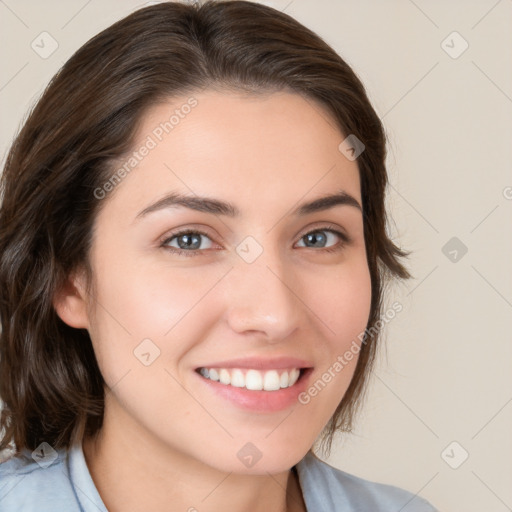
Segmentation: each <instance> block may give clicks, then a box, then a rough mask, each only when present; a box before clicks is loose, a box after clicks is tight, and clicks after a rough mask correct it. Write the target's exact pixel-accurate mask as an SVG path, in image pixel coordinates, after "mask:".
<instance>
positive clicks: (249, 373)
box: [197, 368, 301, 391]
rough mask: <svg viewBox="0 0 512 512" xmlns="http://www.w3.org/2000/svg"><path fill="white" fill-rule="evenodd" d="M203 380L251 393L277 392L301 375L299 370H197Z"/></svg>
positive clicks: (291, 383) (294, 381)
mask: <svg viewBox="0 0 512 512" xmlns="http://www.w3.org/2000/svg"><path fill="white" fill-rule="evenodd" d="M197 371H198V372H199V373H200V374H201V375H202V376H203V377H204V378H205V379H209V380H213V381H216V382H219V383H220V384H224V385H226V386H232V387H237V388H246V389H249V390H252V391H277V390H279V389H283V388H288V387H291V386H293V385H294V384H295V383H296V382H297V380H298V379H299V377H300V375H301V369H300V368H289V369H284V370H283V369H279V370H266V371H261V370H256V369H247V368H243V369H241V368H199V369H198V370H197Z"/></svg>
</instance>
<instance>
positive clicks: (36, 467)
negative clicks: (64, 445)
mask: <svg viewBox="0 0 512 512" xmlns="http://www.w3.org/2000/svg"><path fill="white" fill-rule="evenodd" d="M47 446H48V447H49V448H50V450H51V452H50V451H48V450H47V451H46V453H45V452H43V451H41V454H40V455H39V454H37V453H35V452H30V451H29V450H24V451H23V452H22V453H21V454H20V455H18V456H14V457H11V458H9V459H7V460H6V461H4V462H2V463H0V510H2V511H3V512H14V511H19V510H23V511H27V512H30V511H38V512H47V511H48V512H50V511H52V512H55V511H59V510H66V511H68V510H69V511H70V512H71V511H74V510H79V506H78V502H77V500H76V496H75V493H74V491H73V487H72V485H71V482H70V479H69V471H68V466H67V456H68V453H67V451H66V450H57V451H55V450H53V449H51V447H50V446H49V445H47ZM32 453H34V457H33V456H32ZM38 455H39V457H38Z"/></svg>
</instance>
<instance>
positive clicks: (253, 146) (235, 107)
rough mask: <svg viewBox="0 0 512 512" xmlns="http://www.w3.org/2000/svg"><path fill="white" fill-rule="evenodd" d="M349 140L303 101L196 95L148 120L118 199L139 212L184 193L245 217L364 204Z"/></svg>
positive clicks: (165, 105) (283, 95)
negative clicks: (329, 201) (312, 203)
mask: <svg viewBox="0 0 512 512" xmlns="http://www.w3.org/2000/svg"><path fill="white" fill-rule="evenodd" d="M344 138H345V136H344V135H343V134H342V133H341V131H340V130H339V129H338V128H337V127H336V125H335V121H334V120H333V119H332V117H331V116H330V115H329V113H328V112H327V111H326V109H325V108H323V107H322V106H320V105H319V104H318V103H317V102H315V101H313V100H311V99H309V98H304V97H302V96H301V95H299V94H294V93H290V92H274V93H266V94H258V95H254V94H245V93H231V92H221V91H213V90H206V91H202V92H197V93H195V94H194V93H191V94H190V95H183V96H181V97H177V98H173V99H172V100H169V101H165V102H161V103H159V104H157V105H153V106H152V107H151V108H150V109H149V110H148V111H147V112H146V113H145V114H144V115H143V117H142V119H141V121H140V123H139V127H138V130H137V133H136V136H135V138H134V144H133V148H132V149H133V151H134V152H135V153H138V157H137V161H136V162H135V161H134V162H132V163H133V164H134V165H133V170H130V172H129V175H128V176H127V177H126V178H125V179H123V182H122V183H120V184H119V185H118V186H117V187H118V188H119V190H116V195H120V196H123V195H125V194H129V195H130V197H131V200H130V204H132V205H133V206H134V207H135V206H137V207H139V206H142V205H143V204H144V203H145V202H147V201H150V200H154V199H155V198H158V196H159V195H165V194H166V193H168V192H170V191H179V192H181V193H188V194H198V195H210V196H215V197H223V198H225V199H226V200H229V201H230V202H232V203H233V204H237V206H239V208H240V209H241V210H244V209H245V208H251V207H252V206H254V207H259V208H260V209H261V206H262V205H264V204H271V203H272V204H276V203H277V204H280V203H282V204H284V203H286V204H289V203H290V201H291V202H298V201H300V199H301V198H304V197H307V198H313V197H315V196H318V195H322V194H324V193H326V192H330V193H332V192H334V191H339V190H344V191H346V192H347V193H348V194H350V195H352V196H354V197H355V198H356V199H357V200H358V201H359V202H360V203H361V195H360V182H359V169H358V166H357V162H356V161H351V160H349V159H347V158H346V157H345V156H344V154H343V153H342V152H340V150H339V149H338V147H339V145H340V143H341V142H342V141H343V139H344ZM144 148H145V149H144ZM142 153H143V154H144V155H143V156H141V155H142ZM127 160H128V159H127V158H125V160H124V161H123V162H117V164H116V165H117V167H120V166H122V165H123V164H126V163H127ZM125 167H126V165H125ZM127 168H128V169H129V168H130V166H128V167H127Z"/></svg>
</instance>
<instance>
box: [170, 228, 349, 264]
mask: <svg viewBox="0 0 512 512" xmlns="http://www.w3.org/2000/svg"><path fill="white" fill-rule="evenodd" d="M203 238H206V239H207V240H209V243H207V244H206V247H205V244H203V243H202V239H203ZM336 238H339V239H341V242H339V243H336ZM302 241H305V243H307V244H311V245H302V246H301V245H299V247H305V248H307V249H320V250H323V252H334V251H341V250H342V249H343V248H344V247H345V245H347V244H349V243H350V242H351V239H350V238H349V237H348V236H347V235H346V234H345V233H343V232H341V231H338V230H337V229H333V228H332V227H329V228H321V229H315V230H313V231H308V232H307V233H306V234H304V235H302V236H301V237H300V239H299V242H302ZM212 245H213V243H212V240H211V238H210V237H209V235H208V234H207V233H205V232H204V231H201V230H197V229H185V230H182V231H178V232H175V233H171V234H170V236H167V237H166V238H165V239H164V240H163V241H162V243H161V247H163V248H164V249H166V250H168V251H170V252H172V253H173V254H177V255H179V256H189V257H190V256H199V255H201V252H204V251H205V250H207V249H211V248H212Z"/></svg>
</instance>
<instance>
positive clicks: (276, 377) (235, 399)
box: [195, 357, 313, 413]
mask: <svg viewBox="0 0 512 512" xmlns="http://www.w3.org/2000/svg"><path fill="white" fill-rule="evenodd" d="M195 372H196V374H197V376H198V378H199V379H201V381H202V382H203V383H204V384H205V385H206V389H209V390H210V391H211V392H213V393H214V394H216V395H218V396H220V397H222V398H224V399H226V400H228V401H229V402H231V403H232V404H234V405H235V406H237V407H240V408H242V409H248V410H251V411H253V412H261V413H264V412H267V413H271V412H277V411H280V410H283V409H286V408H288V407H292V406H294V405H296V404H297V397H298V395H299V394H300V393H301V392H302V391H304V389H305V388H306V387H307V385H308V382H309V380H310V379H311V374H312V372H313V365H312V363H311V362H310V361H307V360H305V359H298V358H296V357H275V358H273V359H268V358H267V359H265V358H254V357H253V358H243V359H232V360H226V361H216V362H212V363H205V364H203V365H202V366H199V367H197V368H196V369H195Z"/></svg>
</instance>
